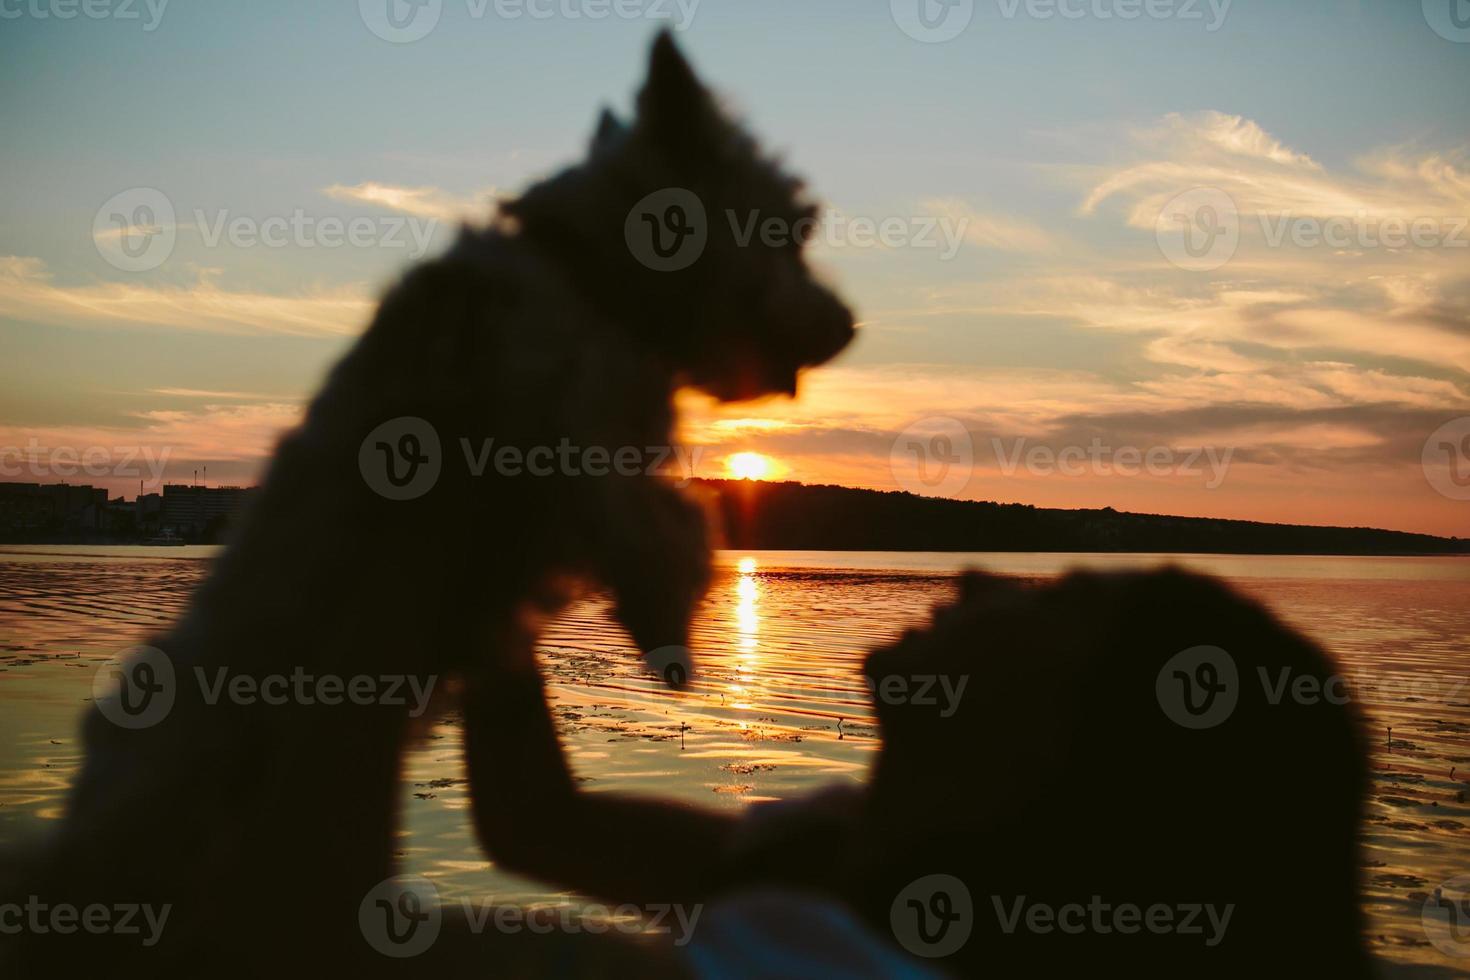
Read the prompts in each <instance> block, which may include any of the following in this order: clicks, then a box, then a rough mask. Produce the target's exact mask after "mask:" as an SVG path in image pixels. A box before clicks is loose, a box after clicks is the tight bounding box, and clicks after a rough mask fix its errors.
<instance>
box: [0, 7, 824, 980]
mask: <svg viewBox="0 0 1470 980" xmlns="http://www.w3.org/2000/svg"><path fill="white" fill-rule="evenodd" d="M670 186H677V187H682V188H687V189H688V190H690V191H693V192H694V193H695V194H697V195H698V196H699V197H700V199H701V201H702V202H703V203H704V205H705V207H706V209H707V212H708V214H709V215H711V216H712V218H713V216H719V215H724V214H725V213H726V212H727V211H734V212H736V213H739V214H749V213H753V212H759V213H760V214H761V215H762V216H763V217H771V216H774V217H778V218H784V219H786V220H787V221H789V222H791V223H793V224H794V223H795V222H796V221H797V219H799V218H801V217H803V216H807V215H809V214H810V213H811V211H810V208H809V206H808V205H806V204H805V203H804V202H803V201H802V200H801V199H800V185H799V183H798V182H797V181H796V180H794V179H792V178H790V177H788V176H786V175H784V174H783V173H782V172H781V171H780V170H779V169H778V168H777V167H776V166H775V165H774V164H772V163H771V162H769V161H768V160H766V159H765V158H763V157H762V156H761V155H760V153H759V152H758V150H757V147H756V146H755V144H754V143H753V141H752V140H751V139H750V137H748V136H747V135H745V134H744V133H743V132H742V131H741V130H740V129H739V128H738V127H737V126H735V125H734V124H733V123H731V122H730V121H729V120H728V119H727V118H726V117H725V116H724V115H723V114H722V113H721V112H720V111H719V110H718V108H717V107H716V105H715V103H714V102H713V100H712V99H711V97H710V95H709V94H708V93H707V91H706V90H705V89H704V88H703V87H702V86H701V85H700V83H699V82H698V81H697V80H696V78H695V77H694V75H693V73H692V72H691V70H690V69H689V67H688V65H687V64H686V62H685V61H684V59H683V58H682V56H681V55H680V54H679V53H678V51H677V50H676V49H675V47H674V45H673V43H672V42H671V41H670V40H669V38H668V37H667V36H666V35H665V36H662V37H660V38H659V40H658V41H657V42H656V43H655V45H654V50H653V54H652V58H651V61H650V69H649V78H648V80H647V83H646V85H645V87H644V88H643V90H642V91H641V93H640V95H639V98H638V113H637V118H636V120H635V121H634V122H633V124H632V125H631V126H626V127H625V126H623V125H622V124H620V123H618V122H617V121H616V120H615V119H613V118H612V117H611V116H605V117H604V119H603V122H602V125H601V126H600V127H599V129H598V132H597V135H596V137H595V138H594V141H593V145H592V148H591V151H590V153H589V155H588V158H587V160H586V161H585V162H583V163H582V164H581V165H579V166H577V167H574V168H572V169H570V170H567V171H565V172H564V173H561V174H559V175H557V176H555V177H552V178H550V179H548V180H546V181H544V182H542V183H540V184H538V185H536V186H534V187H532V188H531V189H530V190H529V191H528V192H527V193H526V194H525V195H524V196H523V197H521V198H520V199H519V200H515V201H510V202H507V203H505V204H504V205H503V208H502V212H501V215H502V216H501V217H500V218H499V219H498V220H497V221H496V222H495V223H493V224H492V225H491V226H490V227H489V228H488V229H485V230H468V229H467V230H466V231H465V232H464V233H463V234H462V236H461V238H460V240H459V242H458V243H457V244H456V245H455V247H454V248H453V249H452V250H451V251H450V252H449V253H448V254H447V255H445V256H444V257H443V258H441V259H439V260H437V261H434V262H432V263H429V264H427V265H424V266H422V267H420V268H418V269H416V270H414V271H412V272H410V273H409V274H408V275H407V277H406V278H405V279H404V280H403V281H402V282H401V283H400V284H399V285H397V286H396V287H395V288H394V289H393V290H392V291H391V292H390V293H389V294H388V295H387V297H386V298H385V300H384V301H383V304H382V307H381V309H380V310H379V312H378V314H377V316H376V318H375V320H374V321H373V323H372V325H371V326H370V328H369V329H368V330H367V332H366V333H365V335H364V336H363V337H362V338H361V340H360V341H359V342H358V343H357V345H356V346H355V348H354V349H353V350H352V351H351V352H350V353H349V354H348V355H347V356H346V357H345V358H344V360H343V361H342V362H341V363H340V364H339V365H338V366H337V367H336V369H335V370H334V372H333V373H332V375H331V377H330V379H329V380H328V382H327V384H326V386H325V387H324V389H323V390H322V392H321V393H320V394H319V395H318V396H317V398H316V399H315V400H314V402H313V403H312V405H311V407H310V410H309V412H308V414H307V417H306V420H305V422H304V424H303V425H302V426H301V427H300V428H299V429H297V430H296V431H294V432H293V433H291V434H290V435H288V436H287V437H286V438H285V439H284V440H283V441H282V442H281V444H280V446H279V448H278V450H277V452H276V456H275V459H274V461H273V463H272V465H271V468H270V472H269V475H268V478H267V480H266V481H265V484H264V486H263V488H262V489H261V491H260V493H259V497H258V500H257V502H256V503H255V504H254V505H253V507H252V509H251V512H250V513H249V514H248V515H247V516H246V518H245V519H244V521H243V523H242V524H241V526H240V528H239V531H238V534H237V535H236V536H235V539H234V540H233V542H232V543H231V544H230V545H229V547H228V548H227V549H226V550H225V552H224V553H223V554H222V555H221V557H220V558H219V559H218V561H217V563H216V565H215V567H214V568H213V569H212V571H211V573H210V575H209V577H208V580H207V581H206V582H205V584H204V585H203V586H202V587H201V589H200V590H199V592H198V594H197V595H196V596H195V598H194V600H193V602H192V604H191V606H190V608H189V610H188V612H187V613H186V615H185V616H184V617H183V619H182V620H181V621H180V622H179V623H178V624H177V625H176V626H175V627H174V628H173V629H171V630H170V631H169V632H168V633H167V634H166V635H164V636H162V637H160V638H157V639H156V640H154V641H152V642H153V645H155V646H157V647H159V648H161V649H162V650H164V651H165V652H166V653H167V654H168V656H169V657H170V658H171V660H172V663H173V665H174V668H175V670H176V671H177V675H178V685H177V687H178V698H177V702H176V704H175V705H174V707H173V710H172V712H171V713H170V714H169V715H168V717H167V718H166V720H164V721H163V722H161V723H160V724H158V725H156V726H154V727H152V728H146V729H142V730H137V731H127V730H123V729H121V728H118V727H115V726H114V725H112V724H111V723H110V722H108V721H107V720H106V719H105V718H103V717H102V716H101V715H100V714H99V713H98V712H97V711H96V710H92V711H90V712H89V714H88V717H87V719H86V722H85V742H86V762H85V765H84V768H83V770H82V772H81V774H80V776H79V778H78V781H77V785H76V787H75V789H74V791H73V793H72V796H71V798H70V802H69V806H68V812H67V815H66V819H65V821H64V825H63V826H62V827H61V829H60V832H59V834H58V836H57V839H56V840H55V842H54V846H52V847H51V848H50V849H49V850H48V852H47V853H46V854H45V855H43V856H42V858H41V860H40V861H39V862H38V868H37V870H36V872H35V874H34V876H32V877H31V878H30V879H28V880H27V882H26V885H25V886H24V887H23V888H22V892H24V893H36V894H39V895H41V897H43V898H44V899H45V900H47V901H50V902H52V903H58V902H71V903H75V904H77V905H78V906H85V905H88V904H90V903H93V902H104V903H117V902H126V901H131V902H149V903H153V904H155V905H161V904H164V903H168V904H171V905H172V906H173V912H172V915H171V917H170V919H169V921H168V926H167V929H166V931H165V934H164V938H163V941H162V942H161V943H160V944H159V945H158V946H157V947H155V948H153V949H147V950H144V949H141V948H140V947H139V944H138V943H137V940H136V938H135V937H132V938H124V939H119V938H116V937H106V938H101V939H95V938H91V937H87V936H85V935H81V934H76V935H71V936H67V937H34V936H32V937H28V941H27V944H26V945H24V946H23V947H22V948H21V949H20V950H18V951H15V953H16V957H17V958H16V959H15V960H14V961H12V963H11V966H12V969H15V968H19V969H20V971H21V975H24V974H25V969H26V968H30V969H39V968H42V967H44V969H45V970H46V971H47V972H48V973H52V974H55V975H64V974H65V973H66V968H67V967H68V966H81V965H85V964H89V963H96V962H98V961H99V960H100V959H101V958H102V957H104V956H105V957H106V960H107V962H108V963H109V965H110V967H111V968H112V969H113V970H114V971H118V970H121V971H122V972H124V973H127V972H131V971H132V969H133V968H144V967H146V969H147V970H148V971H149V972H150V974H151V975H167V976H172V975H176V974H184V973H188V974H191V975H203V974H205V973H219V972H221V971H229V972H235V971H238V972H240V973H251V972H254V971H256V970H257V969H265V968H267V967H270V966H276V967H280V966H287V967H289V968H290V969H293V970H294V969H297V968H300V967H301V966H302V965H303V963H307V962H310V963H317V962H320V963H334V964H340V963H342V962H343V960H342V956H343V955H346V954H348V953H349V952H351V951H353V950H355V951H358V952H363V951H366V950H367V947H366V945H365V944H364V943H363V941H362V939H361V937H360V936H359V935H358V926H357V909H358V904H359V902H360V900H361V899H362V897H363V896H364V895H365V894H366V893H367V891H368V890H369V889H370V888H372V887H373V886H374V885H376V884H377V883H378V882H379V881H381V880H382V879H384V878H386V877H388V876H389V875H391V874H392V873H393V870H394V861H393V847H394V833H395V828H396V822H397V814H396V804H397V799H398V793H399V767H400V756H401V754H402V752H403V749H404V747H405V745H406V744H407V742H408V740H409V739H410V738H411V735H412V732H411V728H412V724H411V719H410V718H409V717H408V709H407V708H406V707H401V706H374V707H362V706H354V705H351V704H346V705H343V706H341V707H326V706H323V705H312V706H302V705H297V704H290V705H287V706H280V707H271V706H264V705H255V706H246V705H238V704H230V703H228V699H226V700H221V701H220V702H219V703H217V704H213V705H211V704H206V703H205V701H204V699H203V698H202V697H201V696H200V690H199V684H198V683H197V681H196V679H195V671H196V669H202V670H203V671H205V672H206V674H207V675H208V676H209V677H210V678H213V677H214V672H215V671H216V670H217V669H219V668H221V667H226V668H228V669H229V670H230V672H231V673H232V675H241V674H243V675H252V676H256V677H261V676H264V675H270V674H285V675H288V676H289V675H290V674H291V673H292V671H293V670H295V669H296V668H302V669H304V670H305V671H306V672H308V673H310V674H313V675H318V676H320V675H338V676H341V677H343V678H351V677H353V676H356V675H364V674H365V675H373V676H376V675H381V674H394V675H403V674H413V675H418V676H419V677H420V678H421V679H424V680H425V681H426V680H427V679H428V678H431V677H433V678H439V679H440V680H441V681H442V679H444V678H446V677H452V676H454V675H455V674H456V673H457V672H460V671H463V670H465V669H467V668H469V667H471V666H472V665H473V663H474V661H475V658H484V657H495V656H497V655H499V654H500V650H499V649H498V648H500V646H501V645H502V644H506V643H511V642H518V641H516V640H514V639H513V638H514V637H517V636H519V635H520V634H521V633H522V631H523V629H524V622H525V619H526V610H527V609H528V608H536V609H539V610H540V611H542V612H545V611H549V610H553V609H555V608H557V607H558V605H559V604H560V603H562V602H564V601H565V599H566V596H567V592H566V590H565V589H564V587H563V583H564V582H567V581H569V580H581V581H589V582H593V583H598V584H601V585H603V586H605V587H607V588H608V589H609V590H610V591H611V593H612V594H613V596H614V598H615V601H616V607H617V611H618V615H619V617H620V619H621V620H622V622H623V623H624V624H625V625H626V626H627V628H628V630H629V632H630V634H631V635H632V637H633V639H634V641H635V643H636V644H637V645H638V646H639V647H640V648H641V649H643V650H644V651H647V650H650V649H653V648H656V647H663V646H666V645H683V644H685V643H686V638H687V627H688V620H689V617H690V615H691V612H692V609H693V607H694V605H695V603H696V602H697V601H698V600H699V599H700V597H701V596H702V594H703V592H704V589H705V585H706V580H707V577H708V560H709V555H708V547H709V546H708V543H707V535H706V530H705V523H704V517H703V514H702V511H701V510H700V509H699V508H698V507H697V506H695V505H694V504H692V503H690V502H688V501H686V500H685V499H683V498H682V497H681V496H680V495H679V494H678V493H677V492H676V491H675V490H674V489H673V488H672V486H671V485H670V484H669V483H667V482H666V481H665V480H662V479H657V478H652V477H621V476H608V477H604V478H594V477H588V476H581V477H572V476H568V475H564V474H562V475H555V476H550V477H546V478H538V477H531V476H522V477H518V478H508V477H497V476H494V475H493V471H492V472H491V473H488V474H487V475H485V476H483V477H479V478H476V477H474V476H472V475H471V474H470V472H469V468H468V467H467V466H466V465H465V463H464V459H463V454H462V453H461V443H460V440H461V439H462V438H463V439H468V440H469V441H470V443H471V445H473V446H474V447H479V446H481V445H482V441H483V440H485V439H487V438H494V439H495V446H496V447H500V446H503V445H514V446H517V447H520V448H522V449H526V448H529V447H533V446H557V445H558V444H559V443H560V442H561V441H562V440H563V439H566V440H568V441H569V442H570V444H571V445H573V446H578V447H606V448H608V449H609V450H616V449H618V448H619V447H624V446H632V447H648V446H666V445H669V443H670V439H671V431H670V430H671V425H672V406H671V400H672V395H673V393H674V391H675V390H676V389H677V388H678V387H679V386H681V385H686V384H687V385H693V386H697V387H699V388H702V389H704V390H706V391H709V392H710V393H712V394H714V395H716V396H717V397H719V398H722V399H727V400H728V399H741V398H749V397H754V396H758V395H762V394H766V393H774V392H787V393H790V392H794V390H795V383H796V376H797V372H798V371H799V370H800V369H801V368H803V367H806V366H810V365H814V364H818V363H821V362H822V361H825V360H827V359H828V358H830V357H831V356H832V355H834V354H836V353H837V352H838V351H839V350H841V349H842V347H843V346H844V345H845V344H846V343H847V342H848V340H849V339H850V338H851V336H852V332H853V331H852V318H851V316H850V314H849V313H848V311H847V309H846V308H845V307H844V306H843V305H842V304H841V303H840V302H839V301H838V300H837V299H836V298H835V297H834V296H833V295H832V293H830V292H829V291H828V290H827V289H826V288H824V287H823V286H821V285H819V284H818V283H816V282H815V281H814V280H813V278H812V277H811V275H810V274H809V271H808V270H807V268H806V266H805V264H804V260H803V257H802V252H801V247H800V244H799V243H798V244H796V245H793V246H791V247H786V248H779V249H777V248H768V247H764V246H762V245H761V244H760V243H759V242H758V241H757V242H755V243H752V244H750V245H749V247H740V246H739V245H738V244H737V243H736V242H735V241H734V240H733V237H732V236H731V235H730V234H729V232H728V231H727V230H726V228H725V225H726V224H727V223H726V222H723V221H716V220H711V222H710V229H709V244H708V246H707V248H706V251H705V253H704V255H703V256H702V257H701V258H700V260H699V261H697V262H696V263H695V264H694V265H693V266H691V267H690V268H687V269H685V270H682V271H677V272H660V271H655V270H653V269H650V268H646V267H644V266H643V265H641V264H640V263H639V262H638V261H637V260H636V258H635V257H634V256H633V255H632V254H631V253H630V250H629V248H628V246H627V245H626V244H625V241H624V237H623V229H624V222H625V219H626V218H627V215H628V213H629V210H630V208H632V207H633V206H634V204H635V202H638V201H640V200H641V199H642V198H644V197H645V196H646V195H648V194H650V193H651V192H653V191H656V190H658V189H660V188H664V187H670ZM400 416H415V417H419V418H422V419H424V420H427V421H428V422H430V423H431V424H432V425H433V426H434V428H435V430H436V431H437V433H438V435H439V437H440V439H441V442H442V445H443V457H444V458H443V471H442V475H441V476H440V478H439V481H438V483H437V484H436V485H435V486H434V488H433V489H432V490H431V491H430V492H429V493H428V494H427V495H425V496H423V497H421V498H418V499H414V500H407V501H390V500H387V499H384V498H383V497H381V496H379V495H377V494H376V493H374V492H373V490H372V489H370V488H369V486H367V485H366V483H365V481H364V479H363V476H362V475H361V474H360V472H359V469H358V462H357V459H358V451H359V447H360V446H361V445H362V443H363V440H364V438H365V437H366V436H367V435H368V433H370V432H371V431H372V430H373V429H374V428H375V427H377V426H378V425H379V424H380V423H383V422H384V421H386V420H389V419H393V418H396V417H400ZM510 750H511V751H514V748H513V747H511V749H510ZM303 908H310V909H311V910H312V912H311V914H309V915H305V914H302V913H301V912H300V910H301V909H303ZM52 939H54V940H57V941H48V940H52ZM348 947H351V950H349V949H348ZM370 955H376V954H370ZM481 967H482V969H483V970H485V971H490V972H493V971H494V964H493V963H488V962H487V963H482V964H481ZM9 975H15V974H14V973H12V974H9Z"/></svg>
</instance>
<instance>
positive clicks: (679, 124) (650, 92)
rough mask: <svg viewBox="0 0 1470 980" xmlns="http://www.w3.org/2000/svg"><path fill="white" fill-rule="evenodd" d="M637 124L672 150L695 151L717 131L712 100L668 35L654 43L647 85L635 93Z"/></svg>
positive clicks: (662, 33) (665, 33) (665, 32)
mask: <svg viewBox="0 0 1470 980" xmlns="http://www.w3.org/2000/svg"><path fill="white" fill-rule="evenodd" d="M638 122H639V125H640V126H644V127H646V128H647V129H648V131H649V132H650V133H652V134H653V135H654V136H655V137H657V139H658V141H659V142H660V144H661V145H663V146H665V147H667V148H669V149H671V150H691V149H698V148H699V147H700V144H701V142H702V141H703V140H705V139H707V138H708V137H709V136H710V135H711V134H712V133H714V132H716V131H717V130H718V127H719V123H720V112H719V109H718V108H717V107H716V105H715V101H714V99H713V98H711V96H710V94H709V90H708V89H706V88H705V87H704V85H702V84H701V83H700V81H699V79H698V77H696V76H695V74H694V69H693V68H691V67H690V66H689V62H688V61H686V60H684V55H683V54H681V53H680V52H679V48H678V46H677V45H676V44H674V39H673V37H672V36H670V34H669V32H668V31H662V32H660V33H659V36H658V38H657V40H655V41H654V42H653V53H652V55H650V57H649V59H648V81H646V82H645V83H644V84H643V90H642V91H641V92H639V93H638Z"/></svg>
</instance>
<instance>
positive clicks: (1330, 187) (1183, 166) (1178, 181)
mask: <svg viewBox="0 0 1470 980" xmlns="http://www.w3.org/2000/svg"><path fill="white" fill-rule="evenodd" d="M1132 144H1133V148H1134V151H1135V153H1136V155H1138V156H1140V157H1142V158H1143V159H1141V160H1139V161H1138V162H1134V163H1130V164H1127V165H1125V166H1123V167H1121V168H1111V169H1103V168H1082V169H1081V170H1079V171H1077V173H1078V174H1079V175H1080V176H1082V177H1083V178H1084V179H1085V180H1087V181H1088V182H1089V183H1090V185H1091V187H1090V190H1089V191H1088V192H1087V194H1086V196H1085V197H1084V198H1083V201H1082V204H1081V206H1080V213H1081V214H1083V215H1092V214H1095V213H1096V212H1097V211H1098V210H1099V208H1100V207H1101V206H1102V205H1103V204H1104V203H1105V202H1107V201H1109V200H1110V199H1112V198H1123V199H1125V200H1126V201H1128V202H1130V203H1129V206H1128V211H1127V221H1128V224H1129V225H1130V226H1132V227H1135V228H1146V229H1152V228H1153V227H1154V225H1155V222H1156V221H1157V220H1158V217H1159V214H1160V212H1161V211H1162V210H1163V207H1164V205H1165V204H1166V203H1167V202H1168V201H1169V200H1170V199H1171V198H1173V197H1174V196H1175V195H1178V194H1180V193H1183V192H1185V191H1188V190H1191V189H1194V188H1198V187H1210V188H1216V189H1218V190H1221V191H1224V192H1225V193H1226V194H1228V195H1229V196H1230V198H1231V200H1232V201H1234V203H1235V206H1236V209H1237V210H1238V211H1239V213H1240V214H1241V215H1242V216H1243V217H1257V216H1262V215H1279V214H1283V213H1288V214H1291V215H1295V216H1313V217H1319V218H1324V217H1337V218H1352V219H1354V220H1359V221H1363V222H1382V221H1385V220H1388V219H1393V220H1398V221H1413V220H1414V219H1416V218H1420V219H1433V220H1437V221H1454V220H1457V219H1461V218H1464V217H1465V216H1466V215H1467V214H1470V174H1467V173H1466V171H1465V168H1464V163H1463V162H1462V161H1463V158H1464V156H1465V153H1464V151H1463V150H1460V151H1456V152H1455V153H1440V152H1431V153H1427V154H1422V155H1419V156H1417V157H1416V156H1414V155H1413V151H1412V150H1411V149H1409V148H1391V149H1385V150H1381V151H1378V152H1377V153H1375V154H1373V155H1370V156H1367V157H1365V158H1363V159H1362V160H1360V161H1359V163H1358V172H1357V173H1347V174H1342V173H1331V172H1329V171H1327V170H1326V169H1325V168H1324V167H1323V166H1322V165H1321V164H1319V163H1318V162H1316V161H1315V160H1313V159H1312V158H1311V157H1309V156H1307V155H1306V154H1304V153H1299V152H1297V151H1295V150H1293V149H1291V148H1290V147H1288V146H1286V145H1285V144H1283V143H1282V142H1281V141H1279V140H1277V139H1276V138H1275V137H1273V136H1271V135H1270V134H1269V133H1267V132H1266V131H1265V130H1263V129H1262V128H1261V127H1260V126H1259V125H1258V124H1256V123H1255V122H1253V121H1251V120H1249V119H1245V118H1242V117H1241V116H1233V115H1227V114H1225V113H1221V112H1213V111H1211V112H1203V113H1195V114H1190V115H1182V114H1178V113H1175V114H1170V115H1168V116H1165V117H1164V118H1163V119H1162V120H1160V122H1159V123H1158V124H1157V125H1155V126H1153V127H1149V128H1145V129H1141V130H1137V131H1135V132H1134V133H1133V135H1132ZM1245 224H1246V227H1249V226H1250V223H1245Z"/></svg>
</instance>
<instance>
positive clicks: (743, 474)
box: [725, 453, 771, 480]
mask: <svg viewBox="0 0 1470 980" xmlns="http://www.w3.org/2000/svg"><path fill="white" fill-rule="evenodd" d="M725 469H727V470H729V471H730V475H731V476H733V477H734V478H735V479H737V480H764V479H765V478H766V475H767V474H768V473H770V472H771V459H770V457H769V456H762V455H761V454H760V453H735V454H734V455H731V456H727V457H725Z"/></svg>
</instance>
